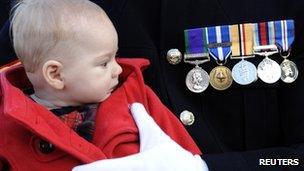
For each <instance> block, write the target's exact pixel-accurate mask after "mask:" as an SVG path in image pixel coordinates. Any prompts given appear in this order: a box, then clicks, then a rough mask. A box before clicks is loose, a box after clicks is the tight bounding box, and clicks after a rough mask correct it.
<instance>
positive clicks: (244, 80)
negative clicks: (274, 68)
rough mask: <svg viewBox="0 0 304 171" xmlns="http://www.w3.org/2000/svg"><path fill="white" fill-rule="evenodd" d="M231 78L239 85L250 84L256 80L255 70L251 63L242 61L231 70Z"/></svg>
mask: <svg viewBox="0 0 304 171" xmlns="http://www.w3.org/2000/svg"><path fill="white" fill-rule="evenodd" d="M232 78H233V80H234V81H235V82H237V83H238V84H240V85H248V84H251V83H252V82H254V81H255V80H256V79H257V69H256V67H255V66H254V65H253V64H252V63H251V62H248V61H246V60H244V59H242V60H241V61H240V62H238V63H237V64H236V65H234V67H233V68H232Z"/></svg>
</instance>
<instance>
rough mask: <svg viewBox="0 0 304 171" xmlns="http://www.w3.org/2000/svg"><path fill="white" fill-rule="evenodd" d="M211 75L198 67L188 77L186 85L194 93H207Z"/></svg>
mask: <svg viewBox="0 0 304 171" xmlns="http://www.w3.org/2000/svg"><path fill="white" fill-rule="evenodd" d="M209 79H210V78H209V74H208V73H207V72H206V71H205V70H203V69H202V68H201V67H199V66H196V67H195V68H193V69H192V70H190V71H189V72H188V74H187V76H186V85H187V87H188V89H189V90H190V91H192V92H194V93H201V92H203V91H205V90H206V89H207V87H208V85H209Z"/></svg>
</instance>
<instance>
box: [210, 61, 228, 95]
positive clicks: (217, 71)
mask: <svg viewBox="0 0 304 171" xmlns="http://www.w3.org/2000/svg"><path fill="white" fill-rule="evenodd" d="M232 82H233V80H232V76H231V71H230V69H229V68H227V67H225V66H217V67H215V68H213V69H212V70H211V72H210V84H211V86H212V87H213V88H215V89H216V90H226V89H227V88H229V87H230V86H231V84H232Z"/></svg>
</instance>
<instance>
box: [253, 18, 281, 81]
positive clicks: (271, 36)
mask: <svg viewBox="0 0 304 171" xmlns="http://www.w3.org/2000/svg"><path fill="white" fill-rule="evenodd" d="M253 30H254V36H253V37H254V47H253V51H254V53H255V54H256V55H260V56H264V57H265V58H264V59H263V60H262V61H261V62H260V63H259V65H258V67H257V74H258V77H259V78H260V79H261V80H262V81H263V82H265V83H268V84H272V83H275V82H277V81H278V80H279V79H280V78H281V68H280V65H279V64H278V63H277V62H275V61H274V60H272V59H270V58H269V56H270V55H273V54H275V53H278V48H277V46H276V44H275V27H274V22H273V21H270V22H261V23H255V24H254V28H253Z"/></svg>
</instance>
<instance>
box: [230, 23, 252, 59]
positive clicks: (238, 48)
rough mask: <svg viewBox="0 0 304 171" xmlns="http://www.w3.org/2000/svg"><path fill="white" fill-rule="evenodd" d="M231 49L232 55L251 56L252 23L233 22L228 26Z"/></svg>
mask: <svg viewBox="0 0 304 171" xmlns="http://www.w3.org/2000/svg"><path fill="white" fill-rule="evenodd" d="M230 35H231V42H232V46H231V50H232V55H231V58H233V57H246V56H253V24H251V23H246V24H235V25H231V26H230Z"/></svg>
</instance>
